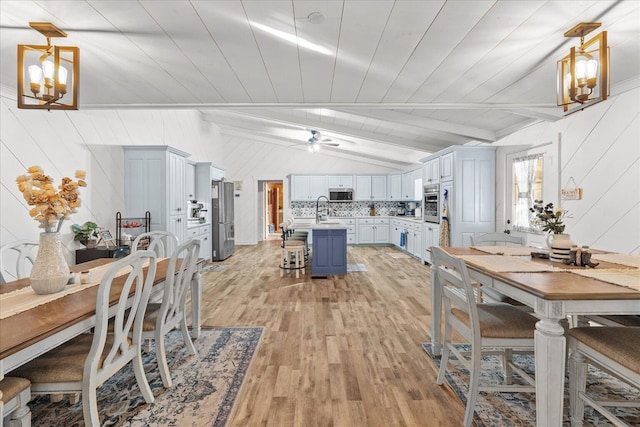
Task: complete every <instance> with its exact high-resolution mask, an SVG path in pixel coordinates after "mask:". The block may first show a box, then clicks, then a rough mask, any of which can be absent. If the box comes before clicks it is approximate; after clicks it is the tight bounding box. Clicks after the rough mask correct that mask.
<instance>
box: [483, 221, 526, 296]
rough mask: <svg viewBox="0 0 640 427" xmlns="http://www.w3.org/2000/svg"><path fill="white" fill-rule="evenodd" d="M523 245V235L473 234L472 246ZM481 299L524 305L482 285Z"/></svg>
mask: <svg viewBox="0 0 640 427" xmlns="http://www.w3.org/2000/svg"><path fill="white" fill-rule="evenodd" d="M501 245H505V246H509V245H512V246H523V245H524V238H523V237H522V236H512V235H511V234H506V233H485V234H480V235H477V236H471V246H501ZM479 292H480V295H479V296H480V299H481V300H485V299H486V297H488V299H489V300H490V301H493V302H508V303H509V304H512V305H517V306H522V304H521V303H519V302H518V301H515V300H513V299H511V298H509V297H507V296H505V295H503V294H501V293H500V292H498V291H495V290H493V289H489V288H487V287H481V288H480V290H479Z"/></svg>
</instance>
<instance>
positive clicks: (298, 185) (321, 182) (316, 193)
mask: <svg viewBox="0 0 640 427" xmlns="http://www.w3.org/2000/svg"><path fill="white" fill-rule="evenodd" d="M290 178H291V180H290V183H291V201H312V200H316V199H317V198H318V197H320V196H325V197H328V196H329V194H328V191H327V190H328V188H329V187H327V176H326V175H291V177H290Z"/></svg>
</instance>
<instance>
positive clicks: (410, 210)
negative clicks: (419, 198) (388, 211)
mask: <svg viewBox="0 0 640 427" xmlns="http://www.w3.org/2000/svg"><path fill="white" fill-rule="evenodd" d="M415 214H416V202H407V203H406V207H405V215H406V216H415Z"/></svg>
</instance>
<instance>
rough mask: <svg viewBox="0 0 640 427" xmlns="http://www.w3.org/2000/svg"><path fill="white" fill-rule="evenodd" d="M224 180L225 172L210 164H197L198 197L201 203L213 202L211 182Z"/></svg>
mask: <svg viewBox="0 0 640 427" xmlns="http://www.w3.org/2000/svg"><path fill="white" fill-rule="evenodd" d="M222 179H224V170H223V169H220V168H218V167H216V166H213V165H212V164H211V163H210V162H198V163H196V197H195V199H196V200H198V201H199V202H201V203H210V202H211V181H220V180H222Z"/></svg>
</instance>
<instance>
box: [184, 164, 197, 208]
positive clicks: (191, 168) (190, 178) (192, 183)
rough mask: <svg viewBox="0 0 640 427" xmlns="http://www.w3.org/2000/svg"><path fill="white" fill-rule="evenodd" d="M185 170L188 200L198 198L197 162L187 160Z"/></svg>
mask: <svg viewBox="0 0 640 427" xmlns="http://www.w3.org/2000/svg"><path fill="white" fill-rule="evenodd" d="M185 170H186V172H185V180H186V191H187V200H196V164H195V163H191V162H187V164H186V169H185Z"/></svg>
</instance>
